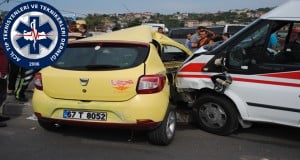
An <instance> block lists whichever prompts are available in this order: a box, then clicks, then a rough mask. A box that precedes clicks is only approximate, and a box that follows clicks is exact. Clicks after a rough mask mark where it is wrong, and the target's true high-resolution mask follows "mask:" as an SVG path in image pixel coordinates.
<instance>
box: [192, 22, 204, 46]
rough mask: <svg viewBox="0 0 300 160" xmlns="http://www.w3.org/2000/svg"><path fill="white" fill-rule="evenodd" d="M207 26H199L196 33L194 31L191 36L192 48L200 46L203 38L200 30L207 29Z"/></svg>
mask: <svg viewBox="0 0 300 160" xmlns="http://www.w3.org/2000/svg"><path fill="white" fill-rule="evenodd" d="M205 29H206V28H205V27H203V26H199V27H198V28H197V30H196V33H194V34H193V35H192V37H191V46H192V48H198V47H199V46H198V45H199V42H200V40H201V37H200V32H201V31H203V30H205Z"/></svg>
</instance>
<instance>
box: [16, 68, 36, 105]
mask: <svg viewBox="0 0 300 160" xmlns="http://www.w3.org/2000/svg"><path fill="white" fill-rule="evenodd" d="M35 73H36V72H35V71H34V70H32V69H31V70H28V69H24V68H21V78H20V81H19V84H18V87H17V89H16V91H15V98H16V100H18V101H22V102H27V101H28V99H27V97H26V96H25V91H26V89H27V88H28V86H29V84H30V82H31V81H32V79H33V78H34V74H35Z"/></svg>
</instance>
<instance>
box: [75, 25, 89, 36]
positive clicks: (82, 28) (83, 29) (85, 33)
mask: <svg viewBox="0 0 300 160" xmlns="http://www.w3.org/2000/svg"><path fill="white" fill-rule="evenodd" d="M78 30H79V32H80V33H81V36H82V37H90V36H91V34H90V33H89V32H88V31H87V26H86V24H81V25H80V26H79V29H78Z"/></svg>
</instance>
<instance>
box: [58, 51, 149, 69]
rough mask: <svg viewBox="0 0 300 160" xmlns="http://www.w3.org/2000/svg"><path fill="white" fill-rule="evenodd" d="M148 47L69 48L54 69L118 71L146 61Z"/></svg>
mask: <svg viewBox="0 0 300 160" xmlns="http://www.w3.org/2000/svg"><path fill="white" fill-rule="evenodd" d="M148 52H149V47H146V46H114V45H112V46H100V45H99V46H98V45H95V46H83V47H70V48H67V49H66V50H65V52H64V54H63V55H62V56H61V57H60V58H59V59H58V60H57V61H56V62H55V64H54V65H53V67H55V68H61V69H67V70H118V69H126V68H132V67H135V66H138V65H140V64H141V63H143V62H144V61H145V59H146V58H147V55H148Z"/></svg>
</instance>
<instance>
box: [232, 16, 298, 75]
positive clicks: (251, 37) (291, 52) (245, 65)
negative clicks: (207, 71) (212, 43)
mask: <svg viewBox="0 0 300 160" xmlns="http://www.w3.org/2000/svg"><path fill="white" fill-rule="evenodd" d="M298 33H299V34H298ZM227 53H228V54H227V64H226V65H227V68H229V71H230V72H232V73H241V74H261V73H276V72H286V71H297V70H300V23H294V22H291V21H290V22H289V21H265V23H264V24H263V23H261V24H260V25H258V26H256V28H254V29H253V30H252V33H251V32H248V35H247V36H245V37H244V38H242V39H241V40H238V42H237V43H236V44H234V45H233V47H231V48H230V50H228V51H227Z"/></svg>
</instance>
